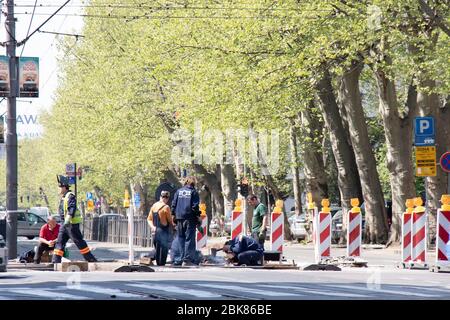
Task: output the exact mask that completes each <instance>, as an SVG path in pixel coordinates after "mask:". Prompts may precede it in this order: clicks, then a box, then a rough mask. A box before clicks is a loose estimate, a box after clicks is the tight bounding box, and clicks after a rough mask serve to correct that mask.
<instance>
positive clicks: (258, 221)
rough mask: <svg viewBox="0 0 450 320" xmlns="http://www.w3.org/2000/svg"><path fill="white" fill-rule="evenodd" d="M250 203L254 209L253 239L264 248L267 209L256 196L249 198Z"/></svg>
mask: <svg viewBox="0 0 450 320" xmlns="http://www.w3.org/2000/svg"><path fill="white" fill-rule="evenodd" d="M247 199H248V203H249V204H250V206H252V207H253V208H254V209H253V218H252V237H253V239H255V240H256V241H258V242H259V244H260V245H261V247H263V248H264V242H265V240H266V234H267V208H266V206H265V205H264V204H263V203H261V202H260V201H259V200H258V197H257V196H256V195H254V194H252V195H249V196H248V198H247Z"/></svg>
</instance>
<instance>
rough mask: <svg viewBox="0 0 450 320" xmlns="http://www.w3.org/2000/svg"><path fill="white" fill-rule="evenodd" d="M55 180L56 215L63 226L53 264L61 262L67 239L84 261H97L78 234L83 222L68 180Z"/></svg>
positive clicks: (54, 252) (64, 178)
mask: <svg viewBox="0 0 450 320" xmlns="http://www.w3.org/2000/svg"><path fill="white" fill-rule="evenodd" d="M57 180H58V186H59V195H60V197H61V199H60V202H59V209H58V213H59V216H60V217H61V221H63V225H62V227H61V228H60V229H59V234H58V240H57V242H56V246H55V250H53V263H60V262H61V259H62V257H63V255H64V250H65V247H66V243H67V241H69V239H72V241H73V242H74V243H75V245H76V246H77V247H78V249H79V250H80V253H81V254H82V255H83V257H84V259H85V260H86V261H88V262H96V261H97V259H96V258H95V257H94V255H93V254H92V252H91V250H90V249H89V247H88V245H87V243H86V241H84V239H83V236H82V235H81V232H80V223H81V222H82V221H83V218H82V217H81V214H80V212H79V211H78V210H77V199H76V197H75V195H74V194H73V192H72V191H70V190H69V189H70V187H69V180H68V178H67V177H65V176H57Z"/></svg>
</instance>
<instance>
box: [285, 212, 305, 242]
mask: <svg viewBox="0 0 450 320" xmlns="http://www.w3.org/2000/svg"><path fill="white" fill-rule="evenodd" d="M288 221H289V225H290V227H291V233H292V236H293V237H294V239H296V240H297V241H300V240H304V239H307V237H308V230H307V229H308V227H309V226H308V221H306V215H305V214H304V213H303V214H301V215H298V216H297V215H296V214H293V215H292V216H291V217H289V219H288Z"/></svg>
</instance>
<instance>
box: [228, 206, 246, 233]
mask: <svg viewBox="0 0 450 320" xmlns="http://www.w3.org/2000/svg"><path fill="white" fill-rule="evenodd" d="M235 206H236V207H235V208H234V210H233V212H232V213H231V239H234V238H236V237H238V236H240V235H241V234H244V233H243V231H244V213H243V212H242V209H241V200H240V199H238V200H236V201H235Z"/></svg>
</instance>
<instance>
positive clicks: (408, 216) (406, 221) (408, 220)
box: [402, 199, 414, 263]
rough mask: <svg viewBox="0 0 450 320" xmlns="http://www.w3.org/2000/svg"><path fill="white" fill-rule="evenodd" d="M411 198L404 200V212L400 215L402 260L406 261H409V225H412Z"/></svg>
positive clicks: (410, 250)
mask: <svg viewBox="0 0 450 320" xmlns="http://www.w3.org/2000/svg"><path fill="white" fill-rule="evenodd" d="M413 205H414V204H413V200H412V199H408V200H406V207H407V209H406V212H404V213H403V216H402V262H403V263H406V262H409V261H411V259H412V258H411V256H412V247H411V239H412V234H411V227H412V212H413V210H414V209H413Z"/></svg>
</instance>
